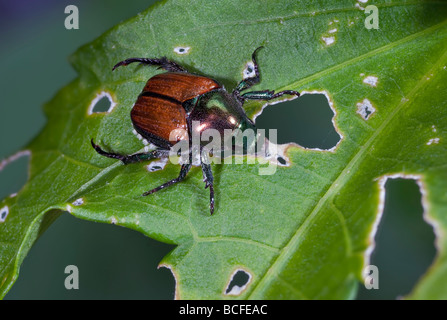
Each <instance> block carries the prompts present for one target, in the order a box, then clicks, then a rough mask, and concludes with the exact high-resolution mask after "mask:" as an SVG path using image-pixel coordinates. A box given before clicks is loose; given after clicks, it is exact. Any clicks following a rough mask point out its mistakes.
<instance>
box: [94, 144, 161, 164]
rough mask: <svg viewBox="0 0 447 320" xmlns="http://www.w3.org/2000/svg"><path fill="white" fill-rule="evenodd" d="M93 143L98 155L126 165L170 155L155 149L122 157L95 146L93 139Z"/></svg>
mask: <svg viewBox="0 0 447 320" xmlns="http://www.w3.org/2000/svg"><path fill="white" fill-rule="evenodd" d="M91 143H92V146H93V148H94V149H95V151H96V152H97V153H99V154H100V155H102V156H105V157H108V158H112V159H118V160H121V162H123V163H124V164H129V163H135V162H142V161H147V160H151V159H156V158H163V157H166V156H168V155H169V150H163V149H155V150H153V151H151V152H147V153H135V154H131V155H122V154H118V153H113V152H106V151H104V150H102V149H101V147H100V146H98V145H97V144H95V143H94V142H93V139H92V140H91Z"/></svg>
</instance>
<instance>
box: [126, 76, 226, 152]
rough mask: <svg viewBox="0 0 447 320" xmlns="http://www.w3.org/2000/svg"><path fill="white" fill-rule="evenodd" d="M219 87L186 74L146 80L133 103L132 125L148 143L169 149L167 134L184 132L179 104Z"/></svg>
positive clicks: (185, 125)
mask: <svg viewBox="0 0 447 320" xmlns="http://www.w3.org/2000/svg"><path fill="white" fill-rule="evenodd" d="M220 87H221V86H220V85H219V84H218V83H217V82H216V81H214V80H213V79H210V78H206V77H201V76H197V75H193V74H189V73H175V72H167V73H161V74H158V75H156V76H154V77H152V78H151V79H149V81H148V82H147V83H146V86H145V87H144V89H143V92H142V93H141V94H140V96H139V97H138V99H137V101H136V102H135V105H134V107H133V108H132V111H131V119H132V123H133V125H134V127H135V129H136V130H137V131H138V132H139V133H140V134H141V135H142V136H144V137H145V138H146V139H148V140H149V141H150V142H152V143H154V144H155V145H157V146H159V147H162V148H166V149H169V148H170V147H171V146H172V145H173V143H171V142H170V141H169V136H170V134H171V131H172V130H174V129H183V130H185V131H186V132H187V130H188V126H187V122H186V112H185V109H184V108H183V106H182V103H183V102H185V101H187V100H190V99H193V98H195V97H196V96H199V95H202V94H204V93H206V92H209V91H211V90H213V89H217V88H220ZM177 140H182V137H181V136H179V137H178V139H177Z"/></svg>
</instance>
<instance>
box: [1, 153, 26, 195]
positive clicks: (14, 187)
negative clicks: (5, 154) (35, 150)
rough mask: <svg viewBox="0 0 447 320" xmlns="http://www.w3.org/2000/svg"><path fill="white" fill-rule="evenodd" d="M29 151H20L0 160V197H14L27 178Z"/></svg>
mask: <svg viewBox="0 0 447 320" xmlns="http://www.w3.org/2000/svg"><path fill="white" fill-rule="evenodd" d="M30 154H31V153H30V151H28V150H25V151H20V152H18V153H16V154H14V155H12V156H10V157H9V158H6V159H4V160H2V161H0V199H3V198H5V197H7V196H8V195H9V196H10V197H14V196H15V195H16V193H17V192H18V191H19V190H20V189H22V187H23V186H24V185H25V183H26V181H27V180H28V167H29V157H30Z"/></svg>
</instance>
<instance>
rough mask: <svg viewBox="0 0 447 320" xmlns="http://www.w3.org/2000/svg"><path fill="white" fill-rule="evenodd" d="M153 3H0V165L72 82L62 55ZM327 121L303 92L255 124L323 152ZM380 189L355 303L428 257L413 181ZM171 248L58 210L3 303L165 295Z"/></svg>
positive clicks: (168, 294) (384, 290)
mask: <svg viewBox="0 0 447 320" xmlns="http://www.w3.org/2000/svg"><path fill="white" fill-rule="evenodd" d="M154 2H155V1H147V0H145V1H143V0H132V1H126V2H123V1H118V0H107V1H106V0H89V1H86V0H84V1H81V0H78V1H70V2H69V1H65V0H40V1H32V0H27V1H25V0H16V1H12V0H11V1H5V0H1V1H0V70H1V71H0V75H1V76H0V90H1V95H0V96H1V100H0V159H3V158H5V157H7V156H9V155H11V154H13V153H15V152H16V151H17V150H20V148H22V147H23V146H25V145H26V144H27V143H28V142H29V141H30V140H31V139H32V138H33V137H34V136H35V135H36V134H37V133H38V132H39V131H40V130H41V129H42V127H43V126H44V125H45V117H44V115H43V112H42V105H43V104H44V103H45V102H46V101H48V100H50V99H51V97H52V96H53V95H54V94H55V93H56V92H57V91H58V90H59V89H60V88H62V87H63V86H65V85H66V84H67V83H69V82H70V81H71V80H72V79H74V78H75V77H76V73H75V72H74V70H73V69H72V68H71V66H70V65H69V63H68V61H67V57H68V56H69V55H70V54H72V53H73V52H74V51H75V50H76V49H77V48H78V47H79V46H81V45H83V44H85V43H88V42H90V41H92V40H94V39H95V38H97V37H98V36H99V35H101V34H102V33H103V32H104V31H106V30H108V29H109V28H110V27H112V26H113V25H115V24H117V23H118V22H120V21H123V20H126V19H127V18H130V17H132V16H134V15H136V14H137V13H138V12H140V11H142V10H144V9H146V8H147V7H148V6H150V5H151V4H152V3H154ZM71 4H72V5H76V6H77V7H78V9H79V16H80V22H79V23H80V28H79V29H78V30H66V29H65V27H64V20H65V17H66V16H67V15H66V14H65V13H64V9H65V7H66V6H67V5H71ZM309 106H312V108H310V107H309ZM332 116H333V113H332V111H331V110H330V108H329V106H328V104H327V101H326V98H325V97H324V96H323V95H304V96H303V97H302V98H300V99H298V100H295V101H291V102H287V103H282V104H280V105H276V106H275V108H274V110H273V108H266V109H265V110H264V112H263V113H262V115H261V116H259V117H258V118H257V119H256V124H257V125H258V127H260V128H265V129H268V128H280V130H279V132H278V142H279V143H286V142H291V141H294V142H297V143H299V144H301V145H303V146H306V147H312V148H315V147H317V148H322V149H326V148H331V147H333V146H334V145H335V144H336V143H337V141H338V139H339V137H338V135H337V133H336V132H335V130H334V128H333V125H332V123H331V118H332ZM26 167H27V158H21V159H20V160H18V161H15V162H13V163H12V164H10V165H8V166H7V168H6V169H5V170H3V171H2V172H0V198H3V197H5V196H8V195H9V194H11V193H14V192H17V191H18V190H19V189H20V187H21V186H22V185H23V184H24V182H25V181H26ZM386 188H387V197H386V205H385V213H384V217H383V219H382V222H381V225H380V227H379V231H378V234H377V237H376V241H377V247H376V250H375V252H374V253H373V257H372V264H375V265H377V266H378V268H379V290H366V289H365V288H364V287H363V286H360V289H359V294H358V298H360V299H395V298H397V297H399V296H402V295H405V294H407V293H408V292H409V291H410V290H411V288H412V287H413V285H414V284H415V283H416V281H417V280H418V278H419V277H420V276H421V275H422V274H423V273H424V272H425V270H426V269H427V268H428V266H429V264H430V263H431V262H432V260H433V257H434V255H435V249H434V246H433V242H434V236H433V231H432V229H431V227H430V226H428V225H427V224H426V223H425V222H424V221H423V220H422V207H421V199H420V193H419V189H418V187H417V185H416V184H415V183H414V181H411V180H402V179H397V180H391V181H389V182H388V183H387V185H386ZM173 248H174V247H173V246H171V245H166V244H163V243H160V242H157V241H154V240H152V239H149V238H147V237H145V236H144V235H142V234H139V233H138V232H135V231H132V230H128V229H125V228H122V227H119V226H114V225H106V224H99V223H93V222H87V221H83V220H80V219H76V218H74V217H72V216H71V215H69V214H68V213H64V214H62V216H61V217H60V218H59V219H58V220H56V222H55V223H54V224H53V225H52V226H51V227H50V228H49V229H48V230H47V231H46V232H45V233H44V234H43V236H41V237H40V238H39V240H38V241H37V243H36V244H35V245H34V247H33V248H32V249H31V251H30V253H29V255H28V256H27V257H26V259H25V260H24V263H23V265H22V267H21V270H20V275H19V278H18V280H17V282H16V283H15V285H14V286H13V287H12V289H11V291H10V292H9V293H8V295H7V296H6V299H172V298H173V296H174V279H173V277H172V275H171V273H170V271H169V270H167V269H164V268H161V269H157V265H158V263H159V261H160V260H161V259H162V257H163V256H164V255H166V254H167V253H168V252H169V251H170V250H172V249H173ZM71 264H73V265H76V266H77V267H78V268H79V277H80V288H79V290H66V289H65V287H64V280H65V278H66V276H67V275H66V274H65V273H64V270H65V267H66V266H67V265H71Z"/></svg>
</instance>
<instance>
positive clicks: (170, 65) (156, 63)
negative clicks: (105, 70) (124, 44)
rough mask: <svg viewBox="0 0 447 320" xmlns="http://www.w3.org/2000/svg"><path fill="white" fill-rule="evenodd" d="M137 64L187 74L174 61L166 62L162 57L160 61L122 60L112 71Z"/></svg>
mask: <svg viewBox="0 0 447 320" xmlns="http://www.w3.org/2000/svg"><path fill="white" fill-rule="evenodd" d="M134 62H139V63H141V64H148V65H152V66H159V67H160V68H162V69H165V70H167V71H172V72H187V70H186V69H185V68H183V67H182V66H181V65H179V64H177V63H175V62H174V61H171V60H168V59H167V58H166V57H162V58H160V59H157V58H155V59H151V58H129V59H126V60H123V61H121V62H118V63H117V64H116V65H115V66H114V67H113V69H112V71H113V70H115V69H116V68H118V67H120V66H127V65H128V64H131V63H134Z"/></svg>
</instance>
